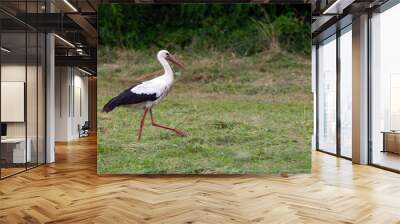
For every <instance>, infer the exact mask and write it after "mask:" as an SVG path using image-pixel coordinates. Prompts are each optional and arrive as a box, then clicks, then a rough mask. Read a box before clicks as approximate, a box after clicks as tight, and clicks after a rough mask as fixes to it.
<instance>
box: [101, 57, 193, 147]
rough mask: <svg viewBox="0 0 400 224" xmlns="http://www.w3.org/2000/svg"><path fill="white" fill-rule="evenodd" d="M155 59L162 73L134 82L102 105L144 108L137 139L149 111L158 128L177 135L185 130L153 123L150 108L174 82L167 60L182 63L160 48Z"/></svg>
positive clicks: (106, 107)
mask: <svg viewBox="0 0 400 224" xmlns="http://www.w3.org/2000/svg"><path fill="white" fill-rule="evenodd" d="M157 59H158V61H159V62H160V63H161V65H162V66H163V68H164V74H163V75H161V76H158V77H156V78H154V79H151V80H147V81H144V82H141V83H136V84H134V85H133V86H131V87H129V88H128V89H126V90H125V91H123V92H121V93H120V94H119V95H118V96H116V97H114V98H112V99H111V100H110V101H108V103H107V104H106V105H104V107H103V110H102V111H103V112H106V113H108V112H110V111H112V110H113V109H114V108H116V107H119V106H129V107H132V108H141V109H144V113H143V117H142V120H141V121H140V129H139V133H138V141H140V138H141V136H142V130H143V126H144V121H145V118H146V114H147V112H148V111H150V118H151V125H152V126H155V127H159V128H165V129H168V130H171V131H173V132H175V133H176V134H177V135H178V136H185V135H186V134H185V132H183V131H181V130H178V129H176V128H170V127H167V126H164V125H160V124H157V123H155V121H154V117H153V112H152V108H153V107H154V106H155V105H157V104H158V103H160V102H161V100H162V99H164V97H165V96H167V94H168V92H169V91H170V89H171V86H172V84H173V83H174V72H173V70H172V68H171V66H170V64H169V63H168V61H169V62H172V63H174V64H176V65H178V66H179V67H181V68H183V65H182V64H181V63H180V62H179V61H178V60H177V59H176V58H175V57H174V56H173V55H172V54H170V53H169V52H168V51H166V50H161V51H159V52H158V54H157Z"/></svg>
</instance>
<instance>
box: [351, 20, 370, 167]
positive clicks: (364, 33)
mask: <svg viewBox="0 0 400 224" xmlns="http://www.w3.org/2000/svg"><path fill="white" fill-rule="evenodd" d="M352 28H353V34H352V38H353V40H352V45H353V56H352V57H353V58H352V61H353V66H352V67H353V80H352V81H353V84H352V85H353V86H352V87H353V93H352V94H353V102H352V104H353V105H352V106H353V114H352V122H353V124H352V126H353V127H352V135H353V136H352V145H353V154H352V157H353V162H354V163H358V164H367V163H368V15H366V14H363V15H361V16H359V17H357V18H353V25H352Z"/></svg>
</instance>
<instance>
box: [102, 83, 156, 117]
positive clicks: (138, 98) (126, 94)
mask: <svg viewBox="0 0 400 224" xmlns="http://www.w3.org/2000/svg"><path fill="white" fill-rule="evenodd" d="M139 84H141V83H137V84H135V85H133V86H131V87H129V88H128V89H126V90H124V91H123V92H121V93H120V94H119V95H118V96H116V97H114V98H112V99H111V100H110V101H108V103H106V105H104V107H103V110H102V111H103V112H106V113H108V112H110V111H112V110H114V108H116V107H118V106H123V105H130V104H138V103H143V102H146V101H155V100H157V96H156V93H153V94H144V93H142V94H136V93H133V92H132V91H131V89H132V88H133V87H135V86H137V85H139Z"/></svg>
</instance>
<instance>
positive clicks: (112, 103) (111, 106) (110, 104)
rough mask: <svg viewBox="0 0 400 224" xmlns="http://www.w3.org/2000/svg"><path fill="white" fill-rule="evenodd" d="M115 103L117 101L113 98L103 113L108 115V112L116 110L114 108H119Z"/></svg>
mask: <svg viewBox="0 0 400 224" xmlns="http://www.w3.org/2000/svg"><path fill="white" fill-rule="evenodd" d="M115 101H116V100H115V97H114V98H112V99H111V100H110V101H108V103H106V105H104V107H103V109H102V110H101V111H102V112H106V113H108V112H110V111H112V110H114V108H115V107H117V106H118V104H117V103H116V102H115Z"/></svg>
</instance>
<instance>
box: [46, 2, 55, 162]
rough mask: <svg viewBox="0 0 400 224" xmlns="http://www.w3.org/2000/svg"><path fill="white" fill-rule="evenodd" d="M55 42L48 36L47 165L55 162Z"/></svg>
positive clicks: (48, 3)
mask: <svg viewBox="0 0 400 224" xmlns="http://www.w3.org/2000/svg"><path fill="white" fill-rule="evenodd" d="M46 11H47V12H53V11H54V6H53V4H51V1H46ZM54 51H55V42H54V35H53V34H52V33H49V34H46V73H45V74H46V163H53V162H55V148H54V147H55V146H54V133H55V72H54V68H55V52H54Z"/></svg>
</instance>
